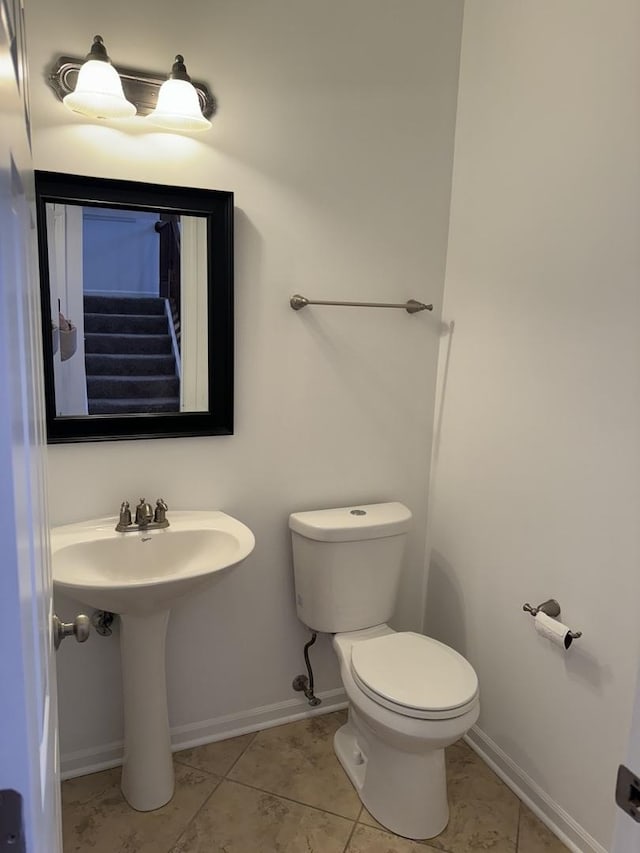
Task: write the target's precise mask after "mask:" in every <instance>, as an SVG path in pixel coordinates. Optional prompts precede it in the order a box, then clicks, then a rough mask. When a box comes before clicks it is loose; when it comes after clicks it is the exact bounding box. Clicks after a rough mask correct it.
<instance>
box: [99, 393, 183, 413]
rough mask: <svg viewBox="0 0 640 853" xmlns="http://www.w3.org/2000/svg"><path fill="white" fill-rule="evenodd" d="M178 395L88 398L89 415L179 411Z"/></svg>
mask: <svg viewBox="0 0 640 853" xmlns="http://www.w3.org/2000/svg"><path fill="white" fill-rule="evenodd" d="M179 411H180V400H179V398H178V397H137V398H136V397H132V398H131V399H115V400H111V399H104V398H95V399H94V398H91V399H89V414H90V415H136V414H141V415H147V414H154V413H156V414H158V413H160V412H179Z"/></svg>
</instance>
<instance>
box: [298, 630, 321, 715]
mask: <svg viewBox="0 0 640 853" xmlns="http://www.w3.org/2000/svg"><path fill="white" fill-rule="evenodd" d="M317 639H318V634H317V632H316V631H312V632H311V639H310V640H309V642H308V643H305V646H304V652H303V654H304V662H305V665H306V667H307V675H296V677H295V678H294V679H293V685H292V686H293V689H294V690H298V691H301V692H303V693H304V695H305V696H306V697H307V699H308V700H309V704H310V705H311V706H312V707H315V706H316V705H319V704H320V703H321V702H322V699H318V697H317V696H316V695H315V693H314V692H313V669H312V668H311V661H310V660H309V649H310V648H311V646H312V645H313V644H314V643H315V641H316V640H317Z"/></svg>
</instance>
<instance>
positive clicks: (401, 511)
mask: <svg viewBox="0 0 640 853" xmlns="http://www.w3.org/2000/svg"><path fill="white" fill-rule="evenodd" d="M289 527H290V529H291V538H292V545H293V565H294V576H295V595H296V607H297V611H298V618H299V619H300V620H301V621H302V622H303V623H304V624H305V625H307V627H309V628H311V629H312V630H313V631H322V632H327V633H330V634H333V635H334V636H333V648H334V649H335V652H336V654H337V656H338V661H339V664H340V673H341V677H342V683H343V685H344V689H345V692H346V694H347V698H348V700H349V718H348V722H347V723H346V724H345V725H343V726H342V727H341V728H340V729H339V730H338V731H337V732H336V734H335V738H334V749H335V752H336V755H337V757H338V759H339V761H340V763H341V764H342V766H343V767H344V770H345V772H346V773H347V775H348V776H349V778H350V779H351V782H352V783H353V785H354V786H355V788H356V790H357V791H358V794H359V796H360V799H361V800H362V802H363V804H364V805H365V806H366V808H367V809H368V810H369V812H370V813H371V814H372V815H373V817H374V818H376V820H378V821H379V822H380V823H381V824H382V825H383V826H385V827H387V828H388V829H390V830H391V831H392V832H394V833H396V834H397V835H402V836H405V837H406V838H413V839H426V838H433V837H434V836H436V835H439V834H440V833H441V832H442V831H443V830H444V828H445V827H446V825H447V822H448V820H449V807H448V803H447V782H446V775H445V760H444V749H445V747H446V746H449V745H450V744H452V743H454V741H456V740H458V739H459V738H461V737H462V735H464V734H465V732H467V731H468V730H469V729H470V728H471V726H472V725H473V724H474V723H475V722H476V720H477V719H478V714H479V712H480V703H479V695H478V678H477V676H476V673H475V671H474V669H473V667H472V666H471V664H470V663H469V662H468V661H467V660H465V658H464V657H462V655H460V654H458V652H456V651H454V650H453V649H451V648H449V647H448V646H446V645H444V644H443V643H440V642H438V641H437V640H434V639H432V638H431V637H425V636H423V635H422V634H416V633H413V632H412V631H400V632H396V631H394V630H393V629H392V628H390V627H389V625H387V620H388V619H390V618H391V616H392V614H393V610H394V607H395V600H396V593H397V589H398V583H399V580H400V571H401V567H402V558H403V553H404V548H405V542H406V538H407V533H408V531H409V530H410V528H411V512H410V510H409V509H407V507H406V506H404V505H403V504H401V503H397V502H394V503H378V504H369V505H364V506H357V507H340V508H338V509H323V510H313V511H310V512H295V513H293V514H292V515H291V516H290V517H289Z"/></svg>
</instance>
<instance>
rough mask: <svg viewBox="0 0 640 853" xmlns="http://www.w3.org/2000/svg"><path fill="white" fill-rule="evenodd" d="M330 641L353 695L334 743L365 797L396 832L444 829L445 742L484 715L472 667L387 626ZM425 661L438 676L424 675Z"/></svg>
mask: <svg viewBox="0 0 640 853" xmlns="http://www.w3.org/2000/svg"><path fill="white" fill-rule="evenodd" d="M376 640H377V641H380V640H382V642H376ZM385 646H386V648H385ZM333 647H334V649H335V651H336V654H337V656H338V661H339V663H340V674H341V677H342V683H343V685H344V689H345V692H346V694H347V698H348V700H349V720H348V722H347V723H346V724H345V725H344V726H342V727H341V728H340V729H339V730H338V731H337V732H336V734H335V738H334V748H335V752H336V755H337V757H338V759H339V761H340V763H341V764H342V766H343V768H344V770H345V772H346V773H347V775H348V777H349V779H350V780H351V782H352V784H353V785H354V787H355V788H356V790H357V791H358V794H359V796H360V799H361V800H362V802H363V804H364V805H365V806H366V808H367V809H368V810H369V812H370V813H371V814H372V815H373V816H374V817H375V818H376V820H378V821H379V822H380V823H381V824H382V825H383V826H385V827H387V828H388V829H390V830H391V831H392V832H395V833H396V834H398V835H403V836H405V837H407V838H414V839H425V838H433V837H434V836H436V835H439V834H440V833H441V832H442V831H443V830H444V828H445V827H446V825H447V823H448V820H449V807H448V803H447V786H446V775H445V761H444V748H445V747H447V746H449V745H450V744H452V743H454V742H455V741H457V740H458V739H459V738H461V737H462V736H463V735H464V734H465V733H466V732H467V731H468V730H469V729H470V728H471V726H473V725H474V723H475V722H476V721H477V719H478V715H479V713H480V701H479V695H478V680H477V677H476V674H475V672H474V670H473V668H472V667H471V665H470V664H469V663H468V662H467V661H466V660H465V659H464V658H463V657H462V656H461V655H458V654H457V652H454V651H453V649H450V648H448V647H447V646H444V645H443V644H442V643H439V642H437V641H436V640H433V639H431V638H429V637H424V636H422V635H419V634H413V633H408V632H407V633H395V632H394V631H393V630H392V629H391V628H390V627H389V626H388V625H378V626H375V627H373V628H368V629H365V630H362V631H354V632H348V633H343V634H336V635H335V636H334V639H333ZM427 662H430V663H431V664H432V666H433V667H436V668H437V678H436V679H435V680H422V679H421V678H420V677H419V674H420V673H421V672H422V671H423V667H424V665H425V663H427ZM432 675H433V672H432ZM365 678H366V681H365V680H364V679H365ZM398 699H400V700H401V701H398Z"/></svg>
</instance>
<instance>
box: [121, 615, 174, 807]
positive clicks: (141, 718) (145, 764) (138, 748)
mask: <svg viewBox="0 0 640 853" xmlns="http://www.w3.org/2000/svg"><path fill="white" fill-rule="evenodd" d="M120 619H121V624H120V648H121V652H122V686H123V694H124V763H123V766H122V793H123V794H124V796H125V799H126V800H127V802H128V803H129V805H130V806H132V807H133V808H134V809H137V810H138V811H142V812H147V811H152V810H153V809H159V808H160V807H161V806H163V805H164V804H165V803H168V802H169V800H170V799H171V797H173V790H174V775H173V759H172V755H171V739H170V737H169V714H168V710H167V680H166V674H165V639H166V635H167V623H168V622H169V611H168V610H162V611H161V612H160V613H153V614H151V615H150V616H126V615H125V616H121V617H120Z"/></svg>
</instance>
